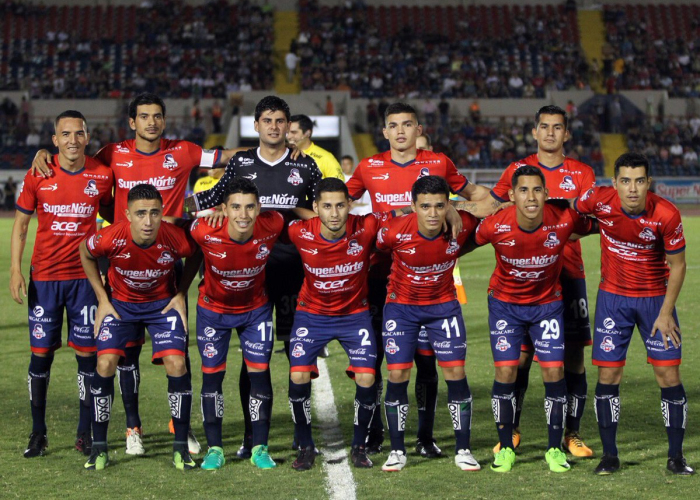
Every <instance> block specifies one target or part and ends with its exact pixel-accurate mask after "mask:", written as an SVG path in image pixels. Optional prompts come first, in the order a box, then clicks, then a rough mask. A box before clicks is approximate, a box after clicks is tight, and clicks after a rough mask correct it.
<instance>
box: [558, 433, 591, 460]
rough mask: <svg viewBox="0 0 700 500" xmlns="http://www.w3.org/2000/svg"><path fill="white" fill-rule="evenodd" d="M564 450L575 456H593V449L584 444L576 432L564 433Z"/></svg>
mask: <svg viewBox="0 0 700 500" xmlns="http://www.w3.org/2000/svg"><path fill="white" fill-rule="evenodd" d="M564 450H566V451H568V452H569V453H571V454H572V455H573V456H575V457H580V458H588V457H592V456H593V450H591V449H590V448H589V447H588V446H586V443H584V442H583V440H582V439H581V436H580V435H579V433H578V432H567V433H566V434H565V435H564Z"/></svg>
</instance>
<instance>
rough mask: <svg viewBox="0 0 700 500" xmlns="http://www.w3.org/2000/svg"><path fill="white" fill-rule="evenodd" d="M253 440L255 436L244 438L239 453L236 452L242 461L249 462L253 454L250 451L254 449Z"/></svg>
mask: <svg viewBox="0 0 700 500" xmlns="http://www.w3.org/2000/svg"><path fill="white" fill-rule="evenodd" d="M252 439H253V436H243V442H242V443H241V447H240V448H238V451H237V452H236V456H237V457H238V458H239V459H240V460H248V459H249V458H250V457H251V455H252V453H251V452H250V449H251V448H252V447H253V443H252Z"/></svg>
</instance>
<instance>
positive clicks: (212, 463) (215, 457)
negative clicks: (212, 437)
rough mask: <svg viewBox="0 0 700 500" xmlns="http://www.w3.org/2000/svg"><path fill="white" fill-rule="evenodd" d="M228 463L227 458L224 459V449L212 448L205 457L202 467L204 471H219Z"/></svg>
mask: <svg viewBox="0 0 700 500" xmlns="http://www.w3.org/2000/svg"><path fill="white" fill-rule="evenodd" d="M225 463H226V458H224V449H223V448H221V447H219V446H212V447H211V448H209V451H207V454H206V455H204V460H202V465H201V466H200V467H201V468H202V469H204V470H219V469H221V468H222V467H223V466H224V464H225Z"/></svg>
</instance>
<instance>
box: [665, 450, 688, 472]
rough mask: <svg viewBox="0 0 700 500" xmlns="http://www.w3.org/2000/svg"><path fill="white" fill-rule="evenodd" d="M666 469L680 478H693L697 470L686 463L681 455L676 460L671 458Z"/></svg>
mask: <svg viewBox="0 0 700 500" xmlns="http://www.w3.org/2000/svg"><path fill="white" fill-rule="evenodd" d="M666 468H667V469H668V470H670V471H671V472H673V473H674V474H677V475H679V476H692V475H693V474H695V469H693V468H692V467H690V466H689V465H688V464H687V463H685V458H683V455H679V456H677V457H676V458H669V459H668V462H667V463H666Z"/></svg>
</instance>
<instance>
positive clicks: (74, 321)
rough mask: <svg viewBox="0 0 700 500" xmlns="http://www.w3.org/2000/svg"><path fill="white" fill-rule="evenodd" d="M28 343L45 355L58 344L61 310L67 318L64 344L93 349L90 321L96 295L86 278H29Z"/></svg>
mask: <svg viewBox="0 0 700 500" xmlns="http://www.w3.org/2000/svg"><path fill="white" fill-rule="evenodd" d="M27 304H28V306H29V345H30V347H31V350H32V352H35V353H37V354H46V353H50V352H53V351H55V350H56V349H58V348H60V347H61V345H62V342H61V328H62V327H63V310H64V308H65V310H66V316H67V317H68V345H69V346H71V347H72V348H73V349H75V350H76V351H81V352H95V351H97V347H96V346H95V336H94V324H95V312H96V311H97V298H96V297H95V292H94V291H93V289H92V286H90V282H89V281H88V280H87V279H80V280H67V281H33V280H30V281H29V290H28V300H27Z"/></svg>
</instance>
